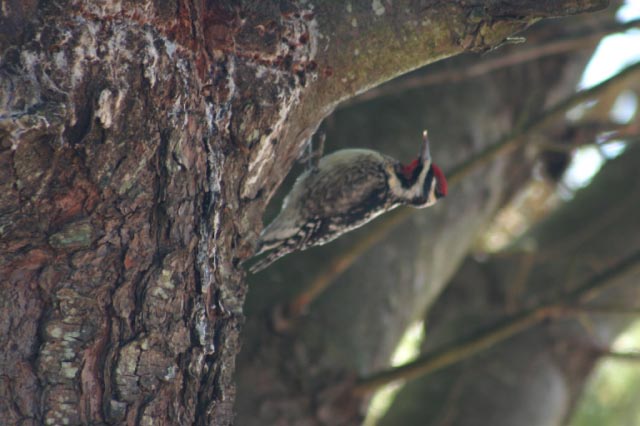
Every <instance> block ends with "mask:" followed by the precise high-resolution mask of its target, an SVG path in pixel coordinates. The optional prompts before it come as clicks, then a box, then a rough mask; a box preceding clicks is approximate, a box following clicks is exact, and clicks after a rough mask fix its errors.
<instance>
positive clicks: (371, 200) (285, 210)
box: [249, 130, 448, 273]
mask: <svg viewBox="0 0 640 426" xmlns="http://www.w3.org/2000/svg"><path fill="white" fill-rule="evenodd" d="M422 140H423V142H422V146H421V148H420V151H419V153H418V156H417V158H415V159H414V160H413V161H411V162H410V163H409V164H407V165H403V164H401V163H400V162H399V161H398V160H396V159H394V158H393V157H390V156H388V155H385V154H382V153H379V152H377V151H374V150H370V149H353V148H352V149H342V150H339V151H336V152H334V153H331V154H329V155H326V156H324V157H322V158H321V159H320V161H319V162H318V164H317V166H316V167H313V168H310V169H308V170H306V171H305V172H303V173H302V174H301V175H300V176H299V177H298V179H297V180H296V182H295V184H294V185H293V187H292V188H291V191H290V192H289V194H288V195H287V197H286V198H285V200H284V202H283V204H282V208H281V210H280V213H279V214H278V215H277V216H276V218H275V219H273V221H272V222H271V223H270V224H269V225H268V226H267V227H265V228H264V230H263V231H262V233H261V234H260V238H259V241H258V245H257V248H256V251H255V254H254V257H255V256H259V255H261V254H263V253H266V252H269V253H268V254H267V255H266V256H264V257H263V258H262V259H260V260H258V261H257V262H256V263H254V264H253V265H252V266H251V267H250V268H249V270H250V271H251V272H252V273H257V272H259V271H261V270H263V269H265V268H266V267H268V266H269V265H271V264H272V263H273V262H275V261H276V260H278V259H279V258H281V257H282V256H285V255H286V254H289V253H291V252H293V251H298V250H306V249H308V248H309V247H313V246H320V245H323V244H326V243H328V242H330V241H333V240H335V239H336V238H338V237H340V236H341V235H343V234H345V233H347V232H349V231H351V230H353V229H356V228H359V227H361V226H362V225H364V224H366V223H367V222H369V221H371V220H373V219H374V218H376V217H378V216H380V215H381V214H383V213H385V212H388V211H390V210H392V209H394V208H396V207H398V206H400V205H409V206H412V207H415V208H426V207H430V206H432V205H434V204H436V203H437V202H438V200H439V199H441V198H443V197H445V196H446V195H447V193H448V187H447V180H446V178H445V176H444V173H443V172H442V170H441V169H440V168H439V167H438V166H437V165H436V164H434V163H433V162H432V161H431V153H430V147H429V145H430V143H429V136H428V132H427V131H426V130H425V131H423V134H422Z"/></svg>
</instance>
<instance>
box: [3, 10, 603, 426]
mask: <svg viewBox="0 0 640 426" xmlns="http://www.w3.org/2000/svg"><path fill="white" fill-rule="evenodd" d="M5 3H6V4H5ZM5 3H3V16H2V17H1V18H0V55H1V56H0V57H1V59H0V138H1V140H0V149H1V151H0V164H1V167H0V185H1V187H0V251H1V253H2V257H1V258H0V282H2V284H1V287H0V292H1V294H0V303H1V305H0V309H1V311H0V318H2V320H1V322H0V327H1V333H0V336H2V337H1V339H2V340H1V341H0V348H2V349H1V352H0V370H1V371H0V392H1V393H2V394H1V395H0V400H1V402H0V418H2V419H3V420H5V421H6V422H7V423H9V424H17V423H20V424H38V423H46V424H80V423H114V424H115V423H127V424H139V423H145V424H146V423H151V422H159V423H165V424H188V423H195V424H216V425H225V424H230V423H231V422H232V417H233V416H232V404H233V401H234V396H235V390H234V386H233V376H232V375H233V372H234V358H235V355H236V353H237V352H238V348H239V343H238V342H239V331H240V324H241V322H242V321H243V315H242V304H243V302H244V296H245V293H246V286H245V283H244V273H243V272H242V268H241V267H240V266H239V263H240V261H241V260H243V259H246V258H247V257H249V256H250V255H251V252H252V247H253V245H254V244H255V240H256V236H257V233H258V231H259V228H260V218H261V215H262V212H263V210H264V206H265V204H266V202H267V201H268V199H269V198H270V196H271V194H272V193H273V191H274V190H275V188H276V187H277V186H278V184H279V183H280V182H281V180H282V179H283V177H284V176H285V174H286V172H287V171H288V170H289V168H290V167H291V165H292V163H293V162H294V159H295V158H296V156H297V155H298V153H299V152H300V150H301V148H302V147H303V145H304V142H305V140H306V139H308V137H309V136H310V135H311V134H312V133H313V132H314V130H315V129H316V128H317V126H318V124H319V123H320V121H321V119H322V118H323V117H325V116H326V114H327V113H328V112H330V111H331V110H332V109H333V107H334V106H335V105H336V104H337V102H339V101H340V100H343V99H346V98H348V97H350V96H352V95H353V94H355V93H359V92H362V91H364V90H366V89H367V88H368V87H371V86H373V85H376V84H378V83H380V82H382V81H385V80H388V79H390V78H392V77H394V76H396V75H399V74H401V73H404V72H406V71H409V70H411V69H414V68H417V67H419V66H422V65H425V64H427V63H430V62H434V61H436V60H438V59H442V58H444V57H447V56H451V55H454V54H457V53H460V52H463V51H468V50H473V51H484V50H486V49H488V48H490V47H492V46H495V45H496V44H499V43H500V42H502V41H503V40H504V39H505V37H507V36H509V35H511V34H512V33H514V32H515V31H518V30H521V29H523V28H525V27H526V26H528V25H529V24H530V23H532V22H534V21H536V20H538V19H540V18H544V17H549V16H561V15H566V14H573V13H578V12H583V11H591V10H595V9H597V8H600V7H602V6H603V3H604V2H603V1H602V0H591V1H570V0H566V1H553V2H551V1H549V2H540V1H533V0H530V1H524V0H521V1H516V2H512V3H510V4H505V2H499V1H495V2H462V1H460V2H457V1H456V2H444V3H443V2H437V1H428V2H413V1H408V0H406V1H400V2H394V3H393V7H391V6H390V4H386V3H384V4H383V3H382V2H376V1H374V2H373V3H371V2H365V1H362V2H351V3H348V4H347V5H342V4H339V3H336V2H325V3H320V4H318V5H313V4H311V3H308V2H306V1H300V2H295V1H290V2H289V1H286V2H279V3H278V4H272V3H271V2H258V1H255V2H249V1H247V2H242V3H240V2H239V3H237V4H235V3H234V4H231V2H229V3H227V2H191V1H175V2H174V1H155V2H145V3H139V2H118V1H108V0H105V1H102V2H91V1H81V0H78V1H73V2H72V1H64V0H62V1H57V2H39V3H36V2H22V3H21V2H15V1H11V2H5ZM507 115H509V114H507ZM509 124H510V120H508V119H506V120H505V121H504V122H503V123H502V124H500V125H499V126H497V127H496V129H495V131H494V132H495V133H498V132H500V131H504V130H505V129H506V128H507V127H508V126H509ZM495 133H491V135H493V134H495ZM484 137H486V136H483V138H484ZM481 142H482V144H486V142H488V139H487V140H485V139H482V141H481ZM441 146H442V145H441ZM454 149H455V150H454ZM462 149H464V148H454V146H453V145H451V146H448V148H447V150H448V152H449V153H448V154H446V155H445V153H444V148H443V147H441V148H440V154H439V155H440V156H441V157H442V158H446V159H447V160H446V161H448V164H452V163H453V162H454V160H456V159H459V158H461V157H463V156H464V155H463V154H462V152H461V151H459V150H462ZM499 176H500V171H495V172H494V178H495V179H498V178H499ZM466 191H473V188H469V189H467V190H466ZM489 198H491V200H493V205H495V203H496V201H495V200H496V199H497V198H499V197H498V196H496V195H492V196H491V197H489ZM442 214H443V213H441V215H442ZM442 217H443V218H444V216H442ZM443 220H444V219H443ZM461 230H462V229H461ZM448 268H449V269H450V267H448ZM423 272H424V273H427V272H428V271H423ZM369 365H372V364H371V363H367V366H369Z"/></svg>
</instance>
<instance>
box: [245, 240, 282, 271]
mask: <svg viewBox="0 0 640 426" xmlns="http://www.w3.org/2000/svg"><path fill="white" fill-rule="evenodd" d="M290 251H291V250H290V249H289V248H288V247H282V246H281V247H279V248H278V249H276V250H274V251H272V252H271V253H268V254H267V255H266V256H265V257H263V258H262V259H260V260H258V261H257V262H256V263H254V264H253V265H251V266H250V267H249V271H250V272H251V273H252V274H255V273H258V272H260V271H262V270H263V269H265V268H266V267H268V266H269V265H271V264H272V263H273V262H275V261H276V260H278V259H280V258H281V257H282V256H284V255H285V254H287V253H289V252H290Z"/></svg>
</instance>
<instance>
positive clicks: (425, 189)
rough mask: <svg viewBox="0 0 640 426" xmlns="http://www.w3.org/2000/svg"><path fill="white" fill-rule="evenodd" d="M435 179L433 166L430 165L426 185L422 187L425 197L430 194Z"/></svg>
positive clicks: (425, 179)
mask: <svg viewBox="0 0 640 426" xmlns="http://www.w3.org/2000/svg"><path fill="white" fill-rule="evenodd" d="M432 181H433V167H429V171H428V172H427V176H426V177H425V178H424V186H423V187H422V194H423V195H424V196H425V197H428V196H429V191H430V190H431V182H432Z"/></svg>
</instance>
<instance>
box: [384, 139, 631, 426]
mask: <svg viewBox="0 0 640 426" xmlns="http://www.w3.org/2000/svg"><path fill="white" fill-rule="evenodd" d="M639 159H640V150H639V149H638V147H637V146H635V145H634V146H632V147H631V149H630V152H627V153H625V154H623V156H622V157H621V158H619V159H617V160H615V161H612V162H611V163H609V164H607V165H606V166H605V168H604V169H603V170H602V171H601V172H600V173H599V174H598V175H597V176H596V178H595V181H594V182H593V183H592V184H591V185H590V186H589V187H588V188H587V189H585V190H583V191H581V192H580V193H579V194H577V196H576V197H575V199H573V200H572V201H571V203H569V204H568V205H566V206H564V207H563V208H562V209H561V210H560V211H558V212H556V213H555V214H554V215H553V216H552V217H550V218H549V219H547V220H545V221H544V222H543V223H541V224H540V225H538V226H536V227H535V228H534V229H532V230H531V231H529V232H528V233H527V234H526V235H525V236H524V237H523V238H522V242H523V243H525V244H524V245H523V246H521V247H525V246H526V247H529V250H525V251H520V250H518V249H517V247H518V245H516V247H514V250H513V252H511V253H510V254H503V255H499V256H496V257H495V258H494V259H490V260H488V261H487V262H477V261H474V260H473V259H467V261H466V262H465V265H464V266H463V267H462V268H461V269H460V271H458V272H457V273H456V276H455V277H454V278H453V279H452V281H451V284H450V286H449V287H448V288H447V291H446V292H445V293H444V294H443V295H442V297H441V298H440V299H439V300H438V301H437V303H436V305H435V307H434V309H433V311H432V312H430V314H429V316H428V329H427V335H428V339H427V341H426V344H425V348H424V350H425V351H430V350H432V349H433V348H435V347H438V346H441V345H443V344H445V343H447V342H450V341H453V340H455V339H459V338H460V337H462V336H464V335H469V334H472V333H474V332H475V331H477V330H479V329H481V328H483V327H487V326H490V325H492V324H496V323H497V322H499V321H500V320H503V319H504V318H505V317H506V316H508V315H509V314H511V313H513V312H514V311H517V310H518V309H522V308H525V307H527V306H531V305H532V304H535V303H536V302H537V301H539V300H544V299H549V298H553V297H557V295H558V294H562V293H568V292H569V291H571V290H572V289H574V288H575V287H576V286H577V285H579V284H580V283H581V282H584V280H586V279H588V278H589V277H591V276H593V275H595V274H597V273H599V272H601V271H603V270H605V269H607V268H609V267H611V266H612V265H616V264H617V263H619V262H620V261H621V260H622V259H624V258H626V257H628V256H630V255H632V254H633V253H637V252H639V251H640V236H639V235H638V232H637V227H638V223H637V217H638V214H640V183H639V181H638V179H633V178H632V176H635V174H636V170H637V164H638V160H639ZM531 247H535V251H531V249H530V248H531ZM637 284H638V274H637V273H636V274H632V275H629V276H626V277H624V278H622V279H620V280H618V281H617V282H616V284H615V286H613V287H612V288H611V289H609V290H607V291H606V292H604V293H602V294H601V295H600V296H599V297H598V298H592V299H590V300H589V303H588V305H590V306H594V307H597V306H609V307H611V306H616V307H618V308H619V309H623V308H624V307H625V306H626V307H628V308H630V309H631V308H637V303H635V301H637V300H638V297H640V287H639V286H638V285H637ZM633 319H634V318H633V317H630V316H628V315H622V314H617V315H616V314H612V313H608V314H602V313H601V314H597V313H589V311H585V312H583V313H582V314H580V315H579V316H578V317H577V318H576V317H565V318H559V319H556V320H553V321H550V322H546V323H544V324H541V325H539V326H536V327H534V328H532V329H530V330H528V331H527V332H525V333H523V334H521V335H519V336H516V337H514V338H512V339H509V340H506V341H504V342H503V343H501V344H500V345H497V346H495V347H494V348H492V349H491V350H489V351H487V352H485V353H482V354H480V355H478V356H475V357H473V358H471V359H470V360H468V361H466V362H464V363H460V364H457V365H454V366H451V367H449V368H447V369H444V370H442V371H440V372H437V373H435V374H432V375H429V376H426V377H424V378H422V379H419V380H416V381H415V382H413V383H410V384H408V385H406V386H405V387H404V388H403V389H402V391H401V392H400V393H399V394H398V395H397V397H396V399H395V402H394V404H393V405H392V407H391V408H390V410H389V412H388V413H387V415H386V416H385V417H384V418H383V419H382V421H381V422H380V424H381V425H398V424H402V425H408V426H411V425H461V426H463V425H464V426H466V425H484V424H492V425H514V424H527V425H532V426H536V425H563V424H566V422H567V420H568V418H569V416H570V415H571V413H572V409H573V407H574V404H575V402H576V400H577V398H578V397H579V395H580V392H581V390H582V385H583V382H584V380H585V378H586V377H588V374H589V372H590V371H591V369H592V368H593V366H594V365H595V362H596V361H597V360H598V359H599V357H600V356H601V355H602V351H603V350H606V349H608V346H609V345H610V344H611V342H612V341H613V339H614V338H615V337H616V335H617V334H618V333H619V332H620V331H621V330H622V329H623V328H624V327H625V326H626V325H628V324H629V323H630V321H632V320H633Z"/></svg>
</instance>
